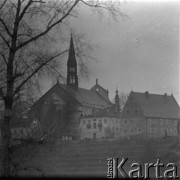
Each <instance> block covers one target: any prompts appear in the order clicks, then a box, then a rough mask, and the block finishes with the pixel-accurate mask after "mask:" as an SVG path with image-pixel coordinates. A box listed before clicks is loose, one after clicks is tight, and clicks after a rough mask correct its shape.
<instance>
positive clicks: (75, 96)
mask: <svg viewBox="0 0 180 180" xmlns="http://www.w3.org/2000/svg"><path fill="white" fill-rule="evenodd" d="M113 106H114V104H113V103H112V102H111V101H110V100H109V97H108V90H106V89H105V88H103V87H102V86H101V85H100V84H99V83H98V79H96V84H95V85H94V86H93V87H92V88H90V89H84V88H81V87H79V83H78V71H77V61H76V55H75V49H74V43H73V38H72V35H71V40H70V47H69V56H68V61H67V83H66V84H61V83H59V82H57V83H56V84H55V85H54V86H53V87H52V88H50V89H49V90H48V91H47V92H46V93H45V94H44V95H43V96H42V97H41V98H40V99H39V100H37V101H36V102H35V103H34V105H33V106H32V107H31V111H30V116H31V118H34V119H37V120H38V121H39V122H40V123H41V125H42V126H43V130H44V131H47V130H48V128H49V127H50V126H51V125H52V124H56V128H57V129H56V130H57V131H56V132H58V135H59V136H62V137H64V136H68V137H69V136H71V138H72V139H77V138H78V137H79V134H78V133H79V121H80V118H81V117H83V116H87V115H91V114H93V113H95V112H98V111H99V110H101V109H105V108H111V107H113Z"/></svg>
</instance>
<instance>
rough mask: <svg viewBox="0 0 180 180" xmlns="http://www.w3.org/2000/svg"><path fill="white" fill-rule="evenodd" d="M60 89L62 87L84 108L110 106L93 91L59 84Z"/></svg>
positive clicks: (109, 103)
mask: <svg viewBox="0 0 180 180" xmlns="http://www.w3.org/2000/svg"><path fill="white" fill-rule="evenodd" d="M61 87H63V88H64V89H65V90H66V91H67V92H68V93H69V94H70V95H71V96H73V97H74V98H75V99H76V100H77V101H78V102H79V103H81V104H82V105H84V106H92V107H94V106H96V107H97V108H105V107H110V106H111V105H112V104H111V102H110V101H109V102H108V101H106V100H105V99H104V98H102V97H101V96H100V95H99V94H98V93H97V92H95V91H91V90H88V89H84V88H77V89H74V88H72V87H70V86H67V85H65V84H61Z"/></svg>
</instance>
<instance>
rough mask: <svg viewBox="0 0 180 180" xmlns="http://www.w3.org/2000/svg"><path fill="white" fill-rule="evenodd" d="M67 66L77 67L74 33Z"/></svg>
mask: <svg viewBox="0 0 180 180" xmlns="http://www.w3.org/2000/svg"><path fill="white" fill-rule="evenodd" d="M67 65H77V62H76V56H75V50H74V43H73V37H72V33H71V40H70V46H69V57H68V62H67Z"/></svg>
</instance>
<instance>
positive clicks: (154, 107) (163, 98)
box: [129, 92, 180, 119]
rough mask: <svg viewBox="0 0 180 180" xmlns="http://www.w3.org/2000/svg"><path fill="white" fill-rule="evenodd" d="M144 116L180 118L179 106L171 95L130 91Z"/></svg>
mask: <svg viewBox="0 0 180 180" xmlns="http://www.w3.org/2000/svg"><path fill="white" fill-rule="evenodd" d="M129 98H135V100H136V101H137V103H138V105H139V106H140V107H141V109H142V113H143V115H144V116H146V117H161V118H173V119H179V118H180V108H179V105H178V104H177V102H176V100H175V98H174V96H173V95H170V96H169V95H167V94H164V95H159V94H150V93H148V92H145V93H140V92H131V93H130V96H129Z"/></svg>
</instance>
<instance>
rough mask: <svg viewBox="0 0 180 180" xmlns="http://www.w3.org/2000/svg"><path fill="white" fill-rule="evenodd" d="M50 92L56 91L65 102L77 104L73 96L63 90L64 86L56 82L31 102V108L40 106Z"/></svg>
mask: <svg viewBox="0 0 180 180" xmlns="http://www.w3.org/2000/svg"><path fill="white" fill-rule="evenodd" d="M52 93H56V94H57V95H59V96H60V97H61V98H62V99H63V100H64V101H66V102H67V103H70V104H79V102H78V101H77V100H76V99H74V98H73V96H71V95H68V94H67V92H66V91H65V90H64V88H62V86H60V84H59V83H56V84H55V85H54V86H53V87H52V88H51V89H50V90H49V91H47V92H46V93H45V94H44V95H43V96H42V97H41V98H39V99H38V100H37V101H36V102H35V103H34V104H33V106H32V108H33V107H39V106H41V105H42V104H43V103H44V102H45V101H46V99H47V98H48V97H49V96H50V95H51V94H52ZM79 105H80V104H79Z"/></svg>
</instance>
